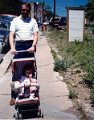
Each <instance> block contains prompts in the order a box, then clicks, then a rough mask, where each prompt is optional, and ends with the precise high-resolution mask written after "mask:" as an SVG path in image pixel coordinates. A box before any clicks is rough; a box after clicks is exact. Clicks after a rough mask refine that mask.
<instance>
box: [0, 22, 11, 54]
mask: <svg viewBox="0 0 94 120" xmlns="http://www.w3.org/2000/svg"><path fill="white" fill-rule="evenodd" d="M9 29H10V21H7V20H0V49H1V50H0V51H1V53H2V52H3V51H4V52H7V51H8V50H9V41H8V38H9Z"/></svg>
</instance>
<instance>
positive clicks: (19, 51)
mask: <svg viewBox="0 0 94 120" xmlns="http://www.w3.org/2000/svg"><path fill="white" fill-rule="evenodd" d="M16 52H17V53H21V52H28V51H27V50H18V51H16Z"/></svg>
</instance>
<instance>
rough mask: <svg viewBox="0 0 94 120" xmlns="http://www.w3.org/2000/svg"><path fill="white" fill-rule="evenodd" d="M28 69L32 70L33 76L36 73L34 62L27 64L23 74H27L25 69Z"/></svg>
mask: <svg viewBox="0 0 94 120" xmlns="http://www.w3.org/2000/svg"><path fill="white" fill-rule="evenodd" d="M26 70H32V76H34V75H35V68H34V65H33V64H32V65H31V64H27V65H25V66H24V68H23V72H22V74H23V76H25V71H26Z"/></svg>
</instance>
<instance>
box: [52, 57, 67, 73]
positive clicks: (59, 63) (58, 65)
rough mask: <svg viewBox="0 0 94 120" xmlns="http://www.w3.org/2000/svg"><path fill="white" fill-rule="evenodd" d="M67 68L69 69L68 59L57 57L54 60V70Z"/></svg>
mask: <svg viewBox="0 0 94 120" xmlns="http://www.w3.org/2000/svg"><path fill="white" fill-rule="evenodd" d="M66 69H67V64H66V61H64V60H61V59H60V58H56V59H55V62H54V71H56V72H58V71H61V70H66Z"/></svg>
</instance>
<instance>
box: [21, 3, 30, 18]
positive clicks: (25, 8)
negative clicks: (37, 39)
mask: <svg viewBox="0 0 94 120" xmlns="http://www.w3.org/2000/svg"><path fill="white" fill-rule="evenodd" d="M30 11H31V5H30V4H29V3H27V4H23V5H22V6H21V14H22V17H23V18H24V19H26V18H27V17H28V16H29V14H30Z"/></svg>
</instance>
